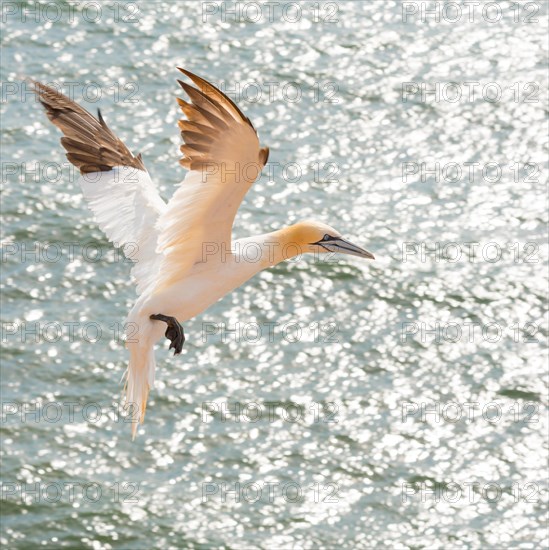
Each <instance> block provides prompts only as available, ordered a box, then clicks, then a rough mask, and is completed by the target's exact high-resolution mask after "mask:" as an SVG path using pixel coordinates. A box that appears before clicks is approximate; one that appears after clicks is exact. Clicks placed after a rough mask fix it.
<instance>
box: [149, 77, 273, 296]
mask: <svg viewBox="0 0 549 550" xmlns="http://www.w3.org/2000/svg"><path fill="white" fill-rule="evenodd" d="M179 70H180V71H181V72H182V73H183V74H185V75H186V76H188V77H189V78H190V79H191V80H192V81H193V83H194V84H195V86H196V87H193V86H191V85H190V84H186V83H185V82H181V81H178V82H179V84H180V85H181V87H182V88H183V90H185V92H186V93H187V95H188V96H189V98H190V102H186V101H183V100H182V99H178V102H179V105H180V107H181V110H182V111H183V113H184V114H185V115H186V117H187V119H186V120H180V121H179V128H180V129H181V136H182V137H183V140H184V145H182V146H181V152H182V153H183V154H184V157H183V159H181V160H180V164H182V165H183V166H184V167H185V168H187V169H189V173H188V174H187V176H186V177H185V179H184V180H183V182H182V183H181V185H180V187H179V188H178V189H177V191H176V192H175V193H174V196H173V197H172V198H171V199H170V201H169V203H168V208H167V210H166V212H165V213H163V214H162V216H161V217H160V218H159V220H158V223H157V228H158V230H159V235H158V250H159V251H160V252H162V254H163V258H162V261H161V263H160V266H159V269H158V273H157V277H158V281H157V285H156V287H155V288H156V289H157V290H160V289H162V288H165V287H167V286H170V285H171V284H172V283H174V282H176V281H177V280H178V279H180V278H181V277H182V276H183V275H184V274H185V273H186V272H188V270H190V269H191V268H192V267H193V265H195V264H196V263H199V262H203V261H206V260H207V257H208V254H215V253H216V251H217V252H220V253H221V256H222V255H223V254H225V255H227V254H228V253H229V252H230V247H231V231H232V226H233V222H234V218H235V216H236V212H237V210H238V208H239V206H240V203H241V202H242V199H243V198H244V195H245V194H246V192H247V191H248V189H249V188H250V187H251V185H252V184H253V182H254V181H255V180H256V179H257V177H258V176H259V174H260V172H261V170H262V168H263V166H265V164H266V162H267V159H268V156H269V149H268V148H266V147H265V148H261V147H260V146H259V139H258V137H257V133H256V131H255V128H254V127H253V125H252V123H251V122H250V120H249V119H248V118H247V117H245V116H244V114H243V113H242V112H241V111H240V109H239V108H238V107H237V106H236V105H235V104H234V102H233V101H232V100H231V99H229V98H228V97H227V96H226V95H225V94H223V93H222V92H221V91H220V90H218V89H217V88H216V87H215V86H213V85H212V84H210V83H209V82H207V81H205V80H204V79H202V78H200V77H198V76H196V75H194V74H192V73H191V72H189V71H186V70H185V69H181V68H179Z"/></svg>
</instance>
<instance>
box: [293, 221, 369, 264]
mask: <svg viewBox="0 0 549 550" xmlns="http://www.w3.org/2000/svg"><path fill="white" fill-rule="evenodd" d="M288 229H289V230H290V235H289V240H291V242H292V243H294V244H296V245H297V246H299V247H300V249H301V250H302V251H304V252H311V253H315V254H319V253H320V254H322V253H328V252H339V253H340V254H349V255H351V256H358V257H359V258H366V259H368V260H375V257H374V255H373V254H372V253H371V252H368V251H367V250H365V249H364V248H361V247H360V246H357V245H356V244H353V243H351V242H349V241H348V240H346V239H344V238H343V236H342V235H341V233H340V232H339V231H337V230H336V229H334V228H333V227H330V226H329V225H326V224H325V223H321V222H317V221H315V220H303V221H301V222H299V223H296V224H294V225H292V226H290V227H289V228H288Z"/></svg>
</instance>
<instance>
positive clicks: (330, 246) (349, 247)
mask: <svg viewBox="0 0 549 550" xmlns="http://www.w3.org/2000/svg"><path fill="white" fill-rule="evenodd" d="M319 244H320V245H321V246H323V247H324V248H325V249H326V250H329V251H330V252H339V253H340V254H349V255H350V256H358V257H359V258H366V259H368V260H375V256H374V255H373V254H372V253H371V252H368V251H367V250H364V248H361V247H360V246H357V245H356V244H353V243H350V242H349V241H346V240H345V239H341V238H339V239H334V240H333V241H329V242H321V243H319Z"/></svg>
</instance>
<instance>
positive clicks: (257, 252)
mask: <svg viewBox="0 0 549 550" xmlns="http://www.w3.org/2000/svg"><path fill="white" fill-rule="evenodd" d="M178 69H179V70H180V71H181V72H182V73H183V74H184V75H185V76H186V77H187V78H188V79H190V81H192V83H193V84H194V86H193V85H191V84H189V83H187V82H183V81H181V80H178V83H179V84H180V86H181V88H183V90H184V91H185V93H186V94H187V96H188V98H189V99H188V101H185V100H183V99H180V98H177V101H178V103H179V106H180V108H181V110H182V112H183V114H184V115H185V118H184V119H182V120H180V121H179V123H178V125H179V129H180V130H181V137H182V138H183V145H182V146H181V152H182V153H183V158H182V159H181V160H180V161H179V163H180V164H181V165H182V166H183V167H184V168H186V169H187V170H188V172H187V174H186V175H185V178H184V179H183V181H182V182H181V184H180V185H179V187H178V188H177V189H176V191H175V193H174V194H173V196H172V198H171V199H170V200H169V202H168V203H166V202H165V201H164V200H163V199H162V198H161V197H160V195H159V193H158V190H157V188H156V186H155V184H154V183H153V182H152V180H151V178H150V176H149V173H148V171H147V169H146V167H145V165H144V163H143V159H142V157H141V154H139V155H137V156H134V155H133V154H132V153H131V152H130V150H129V149H128V148H127V147H126V145H125V144H124V143H123V142H122V141H121V140H120V139H119V138H118V137H117V136H116V135H115V134H114V133H113V132H112V130H111V129H110V128H109V127H108V126H107V124H106V123H105V120H104V119H103V117H102V116H101V112H100V111H98V116H97V118H96V117H94V116H93V115H91V114H90V113H89V112H88V111H86V110H85V109H83V108H82V107H80V106H79V105H78V104H77V103H75V102H74V101H72V100H71V99H70V98H68V97H66V96H65V95H63V94H61V93H60V92H58V91H57V90H56V89H54V88H52V87H49V86H46V85H44V84H41V83H40V82H36V81H33V85H34V88H33V89H34V91H35V93H36V94H37V97H38V100H39V101H40V103H41V104H42V105H43V106H44V108H45V110H46V114H47V116H48V118H49V119H50V121H51V122H52V123H53V124H55V126H57V127H58V128H59V129H60V130H61V131H62V132H63V134H64V137H62V138H61V144H62V145H63V147H64V148H65V149H66V151H67V153H66V155H67V158H68V160H69V161H70V162H71V163H72V164H73V165H74V166H76V168H78V169H79V170H80V173H81V176H80V179H79V183H80V185H81V188H82V191H83V194H84V197H85V199H86V200H87V202H88V205H89V207H90V208H91V210H92V211H93V213H94V215H95V219H96V221H97V223H98V225H99V227H100V228H101V230H102V231H103V232H104V233H105V234H106V236H107V237H108V238H109V240H110V241H112V242H113V243H115V244H116V245H117V246H121V247H123V250H124V251H125V253H126V254H127V255H129V256H130V257H131V259H132V260H134V261H135V265H134V266H133V268H132V276H133V278H134V279H135V282H136V284H137V293H138V298H137V300H136V302H135V305H134V307H133V308H132V309H131V311H130V313H129V315H128V317H127V323H128V325H129V326H132V327H134V328H135V327H137V329H138V332H137V337H133V338H127V341H126V347H127V348H128V350H129V355H130V358H129V364H128V368H127V370H126V372H125V379H126V380H125V400H126V404H127V405H131V406H133V407H136V408H137V409H136V410H137V411H138V412H137V414H136V417H135V421H134V422H133V423H132V437H135V434H136V430H137V426H138V422H139V423H143V421H144V417H145V409H146V405H147V398H148V395H149V390H150V389H151V388H152V387H153V386H154V378H155V368H156V363H155V356H154V346H155V344H156V343H157V342H158V341H159V340H161V339H162V337H163V336H165V337H166V338H167V339H168V340H169V341H170V346H169V348H170V349H173V350H174V354H175V355H178V354H180V353H181V350H182V347H183V343H184V342H185V334H184V332H183V326H182V325H181V323H183V322H185V321H187V320H188V319H190V318H192V317H194V316H196V315H198V314H199V313H201V312H203V311H204V310H206V309H207V308H208V307H209V306H211V305H212V304H214V303H215V302H216V301H217V300H219V299H220V298H222V297H223V296H225V295H226V294H227V293H229V292H231V291H232V290H234V289H236V288H237V287H239V286H240V285H242V284H243V283H245V282H246V281H247V280H248V279H250V278H252V277H253V276H254V275H256V274H257V273H259V272H260V271H262V270H263V269H267V268H269V267H271V266H274V265H276V264H278V263H279V262H282V261H284V260H287V259H288V258H290V257H294V256H297V255H300V254H303V253H313V254H323V253H328V252H340V253H343V254H350V255H353V256H358V257H361V258H366V259H371V260H373V259H374V256H373V254H371V253H370V252H368V251H367V250H364V249H363V248H361V247H360V246H357V245H355V244H352V243H351V242H349V241H348V240H346V239H344V238H343V236H342V235H341V233H339V232H338V231H337V230H336V229H334V228H333V227H330V226H329V225H326V224H324V223H321V222H318V221H313V220H304V221H300V222H299V223H296V224H294V225H290V226H288V227H284V228H282V229H279V230H277V231H273V232H271V233H265V234H262V235H256V236H253V237H248V238H244V239H236V240H233V239H232V237H231V233H232V226H233V222H234V218H235V216H236V213H237V211H238V208H239V206H240V203H241V202H242V200H243V198H244V196H245V195H246V192H247V191H248V189H249V188H250V187H251V185H252V184H253V183H254V181H255V180H256V179H257V177H258V176H259V174H260V173H261V170H262V169H263V167H264V166H265V164H266V163H267V160H268V158H269V149H268V148H267V147H261V146H260V144H259V139H258V136H257V132H256V130H255V128H254V126H253V124H252V123H251V122H250V120H249V119H248V118H247V117H246V116H245V115H244V114H243V113H242V111H241V110H240V109H239V108H238V107H237V105H236V104H235V103H234V102H233V101H232V100H231V99H230V98H228V97H227V96H226V95H225V94H224V93H222V92H221V91H220V90H219V89H217V88H216V87H215V86H213V85H212V84H210V83H209V82H207V81H206V80H204V79H202V78H200V77H199V76H196V75H195V74H193V73H191V72H189V71H187V70H185V69H182V68H180V67H178ZM125 245H131V246H125ZM124 247H125V248H124ZM127 250H129V252H126V251H127Z"/></svg>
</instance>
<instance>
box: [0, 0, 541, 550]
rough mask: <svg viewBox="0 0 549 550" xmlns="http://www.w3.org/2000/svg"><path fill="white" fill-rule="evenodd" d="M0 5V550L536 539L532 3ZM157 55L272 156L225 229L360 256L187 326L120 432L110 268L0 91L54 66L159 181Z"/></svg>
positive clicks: (515, 542)
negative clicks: (318, 224) (295, 237)
mask: <svg viewBox="0 0 549 550" xmlns="http://www.w3.org/2000/svg"><path fill="white" fill-rule="evenodd" d="M4 4H6V3H4ZM9 4H10V6H6V5H3V7H2V9H3V10H4V11H3V14H4V21H3V29H2V41H3V45H2V76H1V78H2V83H3V88H2V90H3V91H2V149H3V151H2V183H3V201H2V210H3V232H2V240H3V242H4V247H3V258H2V262H3V263H2V267H3V282H2V289H3V307H2V329H3V333H2V346H3V364H2V402H3V417H2V426H1V428H2V434H3V444H2V482H3V489H2V490H3V492H2V516H3V517H2V535H1V540H2V542H3V543H4V544H5V545H6V548H37V547H39V546H42V545H44V546H46V547H51V548H60V547H71V548H77V547H78V548H139V549H141V548H142V549H145V548H153V547H154V548H234V549H240V548H265V549H277V548H374V547H379V548H441V549H442V548H444V549H448V548H541V547H546V545H547V540H546V538H545V537H546V533H547V532H546V529H545V528H544V518H545V503H546V502H547V498H546V496H547V492H546V491H547V487H546V475H545V469H546V460H547V446H546V445H547V437H546V433H547V412H546V411H547V409H546V406H547V386H546V381H547V362H546V353H545V349H546V348H545V337H546V334H547V332H546V326H545V324H544V305H545V292H546V288H547V280H546V258H547V248H546V233H545V223H546V200H545V185H546V181H547V162H546V161H547V132H546V130H547V123H546V112H547V111H546V109H547V98H546V92H545V90H546V89H547V72H546V71H547V68H546V58H547V57H546V56H547V2H545V1H540V2H530V3H529V4H530V5H531V6H534V7H537V9H535V10H534V9H533V8H532V7H531V6H530V7H527V6H526V4H528V3H525V2H520V3H519V4H512V3H511V2H497V3H496V7H497V10H496V9H495V8H494V7H493V6H492V8H490V9H491V10H492V11H486V12H483V10H482V8H483V6H484V4H485V3H482V5H481V6H480V7H479V8H477V10H476V11H475V12H474V13H473V16H472V17H469V16H468V15H467V12H466V11H465V7H463V4H459V5H460V6H462V7H463V13H462V14H461V17H458V15H459V14H458V13H457V12H455V11H453V12H452V11H445V12H442V13H441V17H440V21H437V20H436V16H434V15H429V14H428V13H427V14H425V15H424V16H423V18H422V15H421V10H420V7H421V6H420V4H419V3H417V2H403V3H400V2H393V1H386V2H381V1H369V2H358V1H356V2H338V3H331V4H330V3H328V4H326V3H322V2H321V3H320V4H318V3H316V4H315V3H307V2H302V3H299V6H298V7H299V8H300V9H301V12H299V11H298V10H297V8H296V7H295V6H296V4H295V3H293V4H292V3H290V5H288V4H287V3H285V2H281V3H280V4H277V5H275V6H274V7H273V10H274V12H273V15H272V21H269V20H268V19H269V12H268V10H267V7H266V6H265V5H264V4H263V5H262V7H261V8H260V9H261V11H262V14H261V15H262V17H261V18H258V11H257V7H253V6H252V7H251V8H250V7H246V6H248V4H246V3H239V4H237V5H234V4H233V3H229V4H227V5H225V6H224V7H229V8H231V7H232V8H235V9H236V15H231V12H230V11H229V12H228V13H227V11H225V12H222V11H221V6H220V5H219V4H218V3H213V2H206V3H204V4H201V3H200V2H145V1H143V2H137V3H135V4H132V5H131V6H128V5H127V4H124V3H122V4H116V3H102V4H101V5H102V8H103V9H102V12H101V13H100V14H99V15H98V12H97V8H96V7H95V8H94V7H93V6H91V7H90V6H87V7H86V6H80V7H77V8H75V9H74V11H72V12H70V13H72V16H69V9H70V8H69V5H68V4H66V3H64V2H57V3H55V4H54V3H53V2H49V3H44V4H42V7H41V8H37V7H36V6H37V5H36V4H34V3H30V2H29V3H27V2H22V3H21V2H13V3H9ZM83 4H85V3H83ZM95 4H96V5H98V3H95ZM428 4H429V5H431V6H432V4H433V3H428ZM453 4H455V3H453ZM257 5H258V4H256V6H257ZM438 5H439V9H442V8H441V6H443V5H444V4H443V3H441V2H439V3H438ZM52 6H53V7H52ZM132 6H133V7H132ZM513 6H514V7H513ZM428 7H429V6H428ZM484 7H485V6H484ZM54 8H55V9H54ZM450 8H451V7H450ZM450 8H448V9H450ZM33 9H34V11H32V10H33ZM46 9H48V10H49V11H47V12H45V11H44V10H46ZM58 9H59V10H60V12H59V11H57V10H58ZM117 9H118V11H116V10H117ZM453 9H454V10H455V7H454V8H453ZM6 10H7V11H6ZM28 10H31V11H30V13H28V14H27V15H26V16H25V17H23V16H22V14H25V13H27V11H28ZM37 10H38V11H37ZM41 10H42V11H41ZM86 10H88V11H86ZM284 10H285V11H284ZM403 10H404V12H403ZM498 10H499V12H498ZM36 13H38V16H37V15H36ZM59 13H61V17H58V14H59ZM403 13H404V14H405V15H403ZM498 13H499V14H500V15H501V17H500V18H499V20H497V16H498ZM36 17H38V19H39V22H36V20H35V19H36ZM23 19H25V20H23ZM48 19H49V21H48ZM176 65H181V66H184V67H186V68H188V69H190V70H191V71H193V72H196V73H198V74H200V75H203V76H205V77H206V78H208V79H209V80H211V81H212V82H214V83H216V84H217V85H219V86H222V87H223V89H226V90H229V91H232V97H233V98H234V99H235V100H236V101H237V102H238V104H239V105H240V107H241V108H242V109H243V110H244V111H245V112H246V114H247V115H248V116H249V117H250V119H251V120H252V121H253V123H254V125H255V126H256V128H257V130H258V133H259V135H260V138H261V141H262V143H263V144H265V145H268V146H269V147H270V149H271V156H270V165H269V167H268V168H269V170H267V169H266V170H265V171H264V173H263V175H262V177H261V179H260V180H259V181H258V182H257V183H256V185H255V186H254V187H253V189H252V190H251V191H250V193H249V194H248V196H247V197H246V200H245V202H244V203H243V205H242V208H241V211H240V213H239V216H238V219H237V224H236V226H235V231H236V234H237V235H238V236H239V237H240V236H246V235H252V234H255V233H261V232H264V231H268V230H272V229H276V228H279V227H281V226H282V225H285V224H288V223H293V222H295V221H297V220H299V219H302V218H307V217H313V218H316V219H319V220H321V221H324V222H327V223H330V224H331V225H334V226H336V227H337V228H338V229H339V230H340V231H341V232H342V233H343V234H344V235H345V236H347V237H348V238H349V239H350V240H353V241H354V242H357V243H359V244H363V245H364V246H366V247H367V248H368V249H369V250H371V251H373V252H374V253H375V255H376V258H377V259H376V261H375V262H364V261H361V260H359V259H356V258H351V257H348V258H346V257H340V258H337V261H335V260H332V261H330V262H327V261H323V262H320V261H316V260H315V259H314V258H308V259H300V260H299V261H293V262H288V263H285V264H281V265H279V266H278V267H276V268H275V269H272V270H270V271H267V272H263V273H262V274H260V275H259V276H257V277H256V278H254V279H253V280H251V281H250V282H249V283H247V284H246V285H244V286H243V287H242V288H240V289H239V290H238V291H236V292H234V293H233V294H232V295H230V296H228V297H226V298H225V299H224V300H222V301H220V302H219V303H217V304H216V305H215V306H214V307H212V308H210V309H209V310H208V311H207V312H206V313H204V314H203V315H201V316H200V317H198V318H196V319H193V320H192V321H190V322H188V323H186V324H185V330H186V333H187V342H186V344H185V348H184V353H183V355H182V356H180V357H177V358H173V357H171V356H170V354H168V353H167V349H166V348H167V346H165V345H163V346H162V347H161V348H159V349H158V350H157V357H158V363H159V372H158V382H157V386H156V388H155V389H154V391H153V392H152V393H151V397H150V402H149V409H148V411H147V418H146V423H145V425H144V427H143V428H142V429H140V430H139V435H138V437H137V439H136V440H135V441H134V442H132V441H131V439H130V435H129V434H130V429H129V425H128V424H126V423H124V422H123V421H122V419H120V418H119V417H118V415H117V403H118V400H119V395H120V392H121V386H120V384H119V380H120V377H121V375H122V373H123V371H124V368H125V364H126V358H127V357H126V352H125V349H124V347H123V344H122V342H121V341H120V338H119V337H118V332H119V331H118V329H119V327H120V326H121V324H122V323H123V321H124V318H125V315H126V313H127V311H128V309H129V308H130V307H131V305H132V303H133V301H134V299H135V291H134V287H133V285H132V283H131V281H130V277H129V271H130V265H129V264H128V263H127V262H124V261H122V255H121V254H120V253H119V252H115V251H113V249H112V248H111V246H110V245H109V243H108V242H107V241H106V240H105V238H104V236H103V235H102V233H101V232H100V231H99V230H98V228H97V227H96V225H95V224H94V222H93V218H92V215H91V214H90V212H89V210H88V209H87V207H86V205H85V204H84V202H83V200H82V197H81V195H80V193H79V189H78V186H77V184H76V176H75V174H74V172H72V171H71V170H70V169H69V167H68V166H69V165H68V163H67V162H66V159H65V157H64V155H63V151H62V148H61V146H60V144H59V137H60V135H59V132H58V131H57V130H56V129H55V128H54V127H53V126H52V125H51V124H50V123H49V122H48V121H47V119H46V117H45V115H44V113H43V112H42V110H41V108H40V106H39V105H38V104H36V103H35V102H34V100H32V98H31V97H30V96H27V95H26V93H25V92H26V88H25V86H24V79H25V78H26V77H33V78H36V79H38V80H41V81H43V82H57V83H61V84H63V85H64V87H63V90H64V91H65V92H67V91H68V88H67V83H71V82H72V83H74V86H73V94H72V95H73V96H74V97H75V99H76V100H77V101H78V102H79V103H81V104H85V105H87V106H88V108H90V109H93V110H94V111H95V108H96V107H98V106H100V107H101V109H102V113H103V115H104V117H105V119H106V120H107V122H108V123H109V125H110V126H111V127H112V128H113V129H114V130H115V131H116V132H117V133H118V135H120V136H121V137H122V138H123V139H125V140H126V142H127V143H128V145H129V146H130V147H131V148H132V150H133V151H134V152H137V151H142V152H143V156H144V159H145V163H146V165H147V166H148V168H149V171H150V173H151V175H152V177H153V178H154V180H155V181H156V182H158V185H159V188H160V190H161V193H162V195H163V196H164V197H166V198H168V197H169V196H171V194H172V193H173V191H174V189H175V186H176V185H177V183H178V182H179V181H180V180H181V179H182V178H183V175H184V171H183V169H181V168H180V167H179V166H178V164H177V159H178V157H179V151H178V147H179V145H180V137H179V134H178V130H177V125H176V122H177V119H178V118H180V113H179V111H178V107H177V104H176V101H175V98H176V96H177V95H181V94H182V91H181V90H180V88H179V86H178V85H177V83H176V80H175V79H176V78H178V77H179V76H180V74H179V73H178V71H177V70H176V69H175V66H176ZM449 82H454V83H457V87H456V86H454V87H453V88H451V87H450V88H449V87H448V86H446V87H444V86H445V84H447V83H449ZM466 82H469V83H471V82H473V83H475V82H476V83H477V85H475V86H472V85H469V86H470V87H469V88H468V87H466V86H465V84H464V83H466ZM91 83H93V85H91ZM291 83H293V84H291ZM405 83H408V84H405ZM436 83H438V85H439V91H440V93H441V95H440V96H439V97H438V98H434V97H433V94H431V93H429V91H430V90H432V89H433V87H434V86H435V84H436ZM487 84H489V86H488V88H486V87H485V86H486V85H487ZM86 85H88V86H87V87H85V86H86ZM403 86H405V91H406V94H405V95H404V96H403V92H402V90H403ZM422 86H427V87H426V88H424V89H425V90H426V91H427V94H426V96H425V97H424V98H422V97H421V95H420V94H418V93H412V92H413V91H414V90H416V89H418V90H421V89H422ZM471 87H473V88H474V90H475V91H476V97H474V98H472V97H471V96H470V91H469V90H470V89H471ZM269 90H271V93H269ZM98 91H99V92H98ZM498 91H499V92H500V93H501V97H499V98H497V95H498ZM457 92H459V93H461V97H458V94H457ZM98 95H100V97H98ZM456 98H457V99H456ZM494 98H495V99H494ZM404 99H405V100H406V101H405V100H404ZM437 99H438V100H437ZM55 163H57V165H59V166H60V170H57V168H56V164H55ZM422 163H425V164H424V165H423V166H422ZM436 163H438V167H439V168H438V169H437V165H436ZM470 163H477V164H474V167H475V168H476V170H475V172H474V174H471V172H470V170H471V166H472V165H471V164H470ZM528 163H530V164H528ZM483 170H484V172H483ZM460 172H461V173H460ZM63 243H65V244H63ZM67 243H69V244H67ZM70 243H73V244H72V245H71V244H70ZM448 243H454V245H453V248H452V247H448V246H446V245H447V244H448ZM466 243H478V244H475V245H466ZM437 246H438V249H437ZM471 246H472V247H473V249H474V250H475V251H476V254H475V257H474V258H473V257H472V254H471ZM71 250H72V253H71ZM422 251H426V255H425V257H422V254H421V253H422ZM459 252H461V254H462V255H461V258H457V254H458V253H459ZM404 260H406V261H404ZM70 323H74V324H73V325H70ZM269 323H275V324H271V325H269ZM276 323H278V324H276ZM71 326H72V327H73V328H72V332H71V329H70V327H71ZM269 326H270V327H271V328H270V329H269ZM258 327H259V328H260V329H261V334H260V335H258V330H257V329H258ZM70 403H73V404H72V405H71V404H70ZM48 404H49V405H48ZM238 404H239V405H238ZM467 404H469V405H467ZM225 405H226V406H227V407H228V409H229V410H230V411H232V414H230V415H226V416H225V417H223V416H222V414H221V413H220V411H222V410H223V407H224V406H225ZM237 406H240V408H241V413H242V414H241V415H240V416H239V417H237V416H236V411H237ZM209 411H217V412H216V413H215V414H210V412H209ZM422 413H423V415H422ZM460 415H461V418H459V416H460ZM237 420H240V421H237ZM86 484H89V485H86ZM70 487H72V488H73V490H74V494H73V493H71V491H70V489H69V488H70ZM83 487H86V493H85V494H84V496H82V490H83ZM457 487H459V488H461V493H460V492H459V491H458V490H457ZM33 490H37V491H39V492H38V494H32V491H33ZM433 492H434V493H433Z"/></svg>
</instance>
